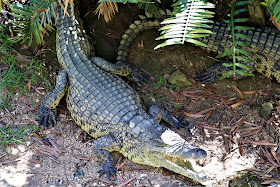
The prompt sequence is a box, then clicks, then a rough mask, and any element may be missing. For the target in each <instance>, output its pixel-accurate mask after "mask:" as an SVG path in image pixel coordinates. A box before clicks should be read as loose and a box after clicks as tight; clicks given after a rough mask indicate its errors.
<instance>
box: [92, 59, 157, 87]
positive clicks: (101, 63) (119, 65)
mask: <svg viewBox="0 0 280 187" xmlns="http://www.w3.org/2000/svg"><path fill="white" fill-rule="evenodd" d="M91 61H92V62H93V63H94V64H95V65H97V66H98V67H100V68H102V69H103V70H105V71H108V72H110V73H112V74H116V75H120V76H126V77H127V78H128V79H129V80H131V81H133V82H135V83H137V84H143V83H145V82H149V80H150V77H151V75H149V74H148V73H146V72H145V71H143V70H141V69H139V68H137V67H136V66H132V65H129V64H127V63H125V62H121V61H118V62H116V63H115V64H112V63H110V62H109V61H107V60H105V59H103V58H100V57H91Z"/></svg>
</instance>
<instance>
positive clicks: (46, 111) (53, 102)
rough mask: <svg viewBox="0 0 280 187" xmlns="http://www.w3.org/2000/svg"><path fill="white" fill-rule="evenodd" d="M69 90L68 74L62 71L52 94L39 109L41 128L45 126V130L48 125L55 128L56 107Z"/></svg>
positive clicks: (49, 94) (48, 95)
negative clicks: (67, 89)
mask: <svg viewBox="0 0 280 187" xmlns="http://www.w3.org/2000/svg"><path fill="white" fill-rule="evenodd" d="M66 88H67V73H66V71H65V70H61V71H60V73H59V74H58V76H57V80H56V85H55V88H54V90H53V91H52V92H50V93H48V94H47V96H46V97H45V99H44V101H43V102H42V105H41V107H40V109H39V117H40V121H39V126H41V125H43V126H44V127H45V129H46V128H47V126H48V125H50V126H53V125H55V123H56V119H55V115H56V110H55V108H56V106H57V105H58V103H59V101H60V99H61V98H62V97H63V96H64V95H65V92H66Z"/></svg>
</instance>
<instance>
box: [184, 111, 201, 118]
mask: <svg viewBox="0 0 280 187" xmlns="http://www.w3.org/2000/svg"><path fill="white" fill-rule="evenodd" d="M184 114H185V115H186V116H188V117H191V118H202V117H204V116H205V115H201V114H191V113H187V112H184Z"/></svg>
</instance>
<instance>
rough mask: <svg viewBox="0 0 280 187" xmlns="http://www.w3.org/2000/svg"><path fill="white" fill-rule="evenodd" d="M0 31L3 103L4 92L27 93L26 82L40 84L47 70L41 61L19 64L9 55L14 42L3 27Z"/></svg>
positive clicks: (0, 75)
mask: <svg viewBox="0 0 280 187" xmlns="http://www.w3.org/2000/svg"><path fill="white" fill-rule="evenodd" d="M0 31H1V32H0V96H1V97H2V100H3V101H5V97H4V92H5V93H7V94H9V95H13V93H14V92H19V93H20V94H22V93H27V87H28V86H27V85H28V82H30V84H31V85H37V84H38V83H39V82H42V81H43V80H44V79H45V78H46V76H47V69H46V67H44V66H43V62H42V61H40V60H37V59H34V58H33V59H29V60H28V61H26V62H19V61H18V60H17V56H16V55H14V54H12V53H11V52H12V51H13V49H12V47H13V45H14V42H13V41H11V40H10V36H8V35H6V34H5V32H4V29H3V27H0ZM14 51H15V50H14ZM4 106H6V103H4Z"/></svg>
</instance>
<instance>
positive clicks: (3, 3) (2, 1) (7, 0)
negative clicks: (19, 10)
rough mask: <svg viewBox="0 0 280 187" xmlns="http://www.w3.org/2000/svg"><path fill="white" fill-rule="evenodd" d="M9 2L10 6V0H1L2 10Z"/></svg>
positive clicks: (0, 6)
mask: <svg viewBox="0 0 280 187" xmlns="http://www.w3.org/2000/svg"><path fill="white" fill-rule="evenodd" d="M5 4H7V5H8V6H9V5H10V2H9V0H0V12H1V10H2V9H5V7H4V5H5Z"/></svg>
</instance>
